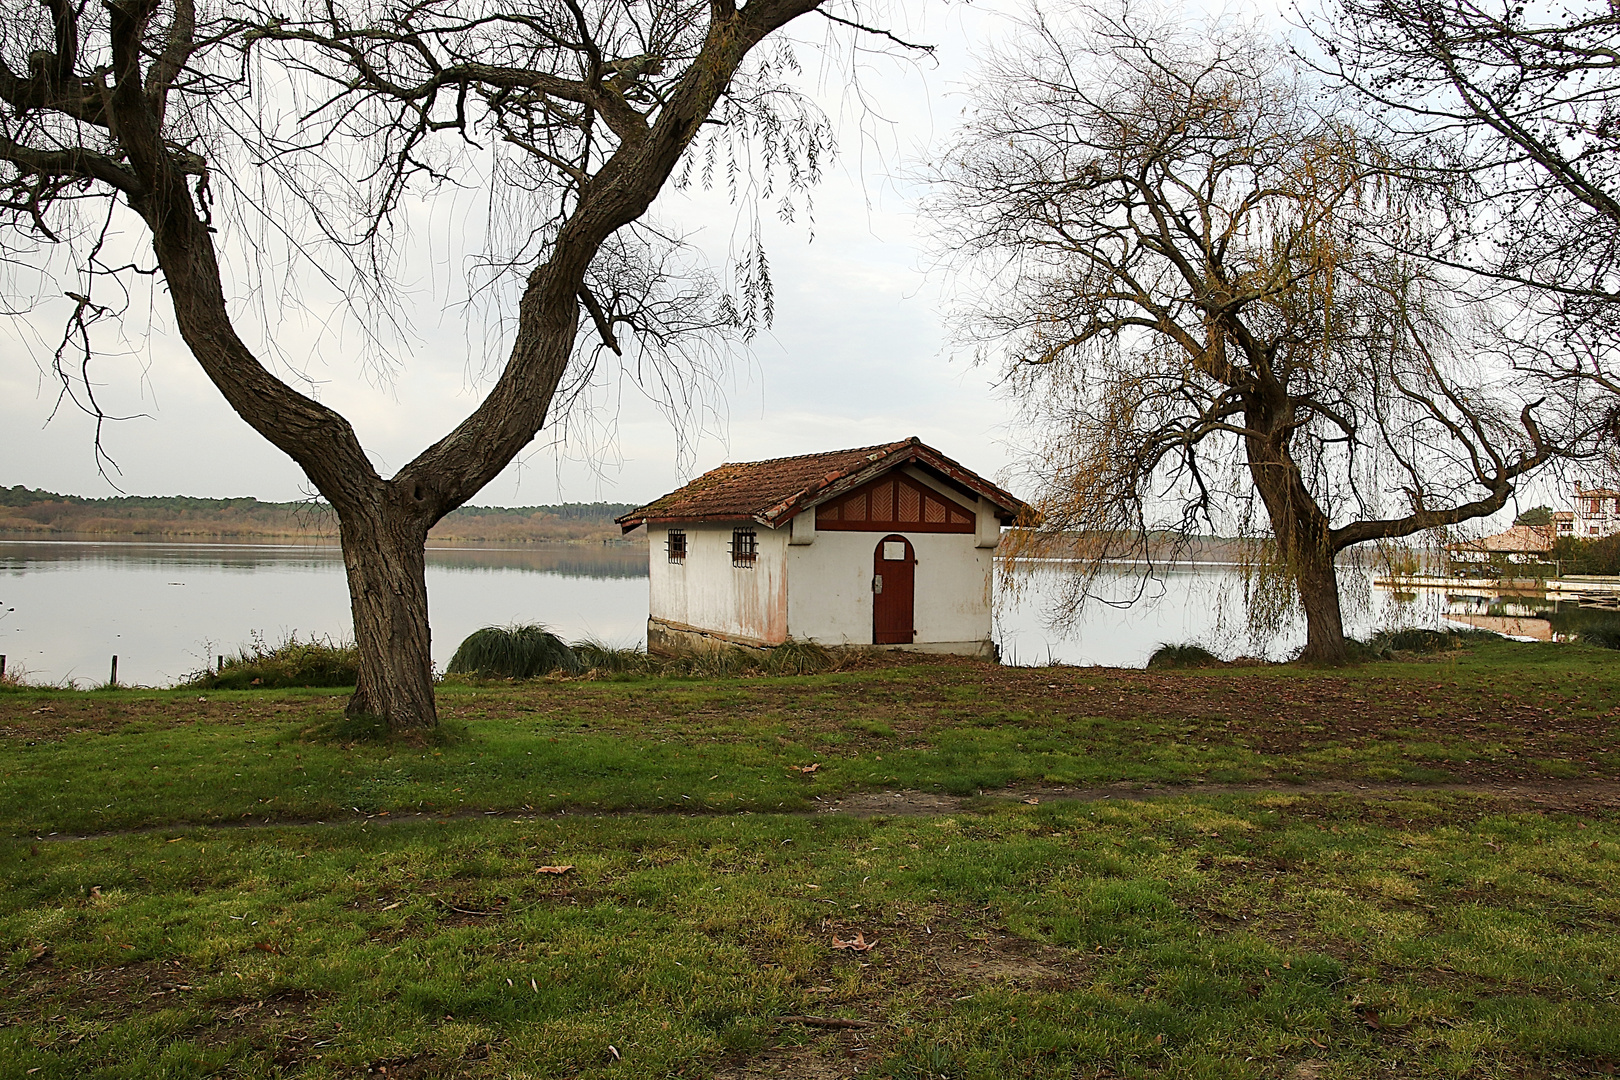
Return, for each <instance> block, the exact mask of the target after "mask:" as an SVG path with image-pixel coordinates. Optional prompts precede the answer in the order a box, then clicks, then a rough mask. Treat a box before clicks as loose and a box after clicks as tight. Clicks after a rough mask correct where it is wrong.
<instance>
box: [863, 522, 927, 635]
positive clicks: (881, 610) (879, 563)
mask: <svg viewBox="0 0 1620 1080" xmlns="http://www.w3.org/2000/svg"><path fill="white" fill-rule="evenodd" d="M916 566H917V556H916V554H915V553H914V552H913V551H912V550H911V541H910V540H907V539H906V538H905V537H903V536H896V535H893V534H890V535H888V536H885V537H884V538H883V539H882V540H879V541H878V545H877V548H876V549H875V550H874V551H873V552H872V643H873V644H874V645H910V644H911V641H912V638H913V637H914V636H915V635H916V626H915V624H914V621H913V618H912V615H913V611H914V605H915V601H916V595H917V589H916V581H917V577H916Z"/></svg>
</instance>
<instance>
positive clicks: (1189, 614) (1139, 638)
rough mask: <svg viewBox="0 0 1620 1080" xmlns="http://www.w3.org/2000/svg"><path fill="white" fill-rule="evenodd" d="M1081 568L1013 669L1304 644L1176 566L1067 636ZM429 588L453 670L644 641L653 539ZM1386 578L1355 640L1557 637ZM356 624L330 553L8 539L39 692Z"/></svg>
mask: <svg viewBox="0 0 1620 1080" xmlns="http://www.w3.org/2000/svg"><path fill="white" fill-rule="evenodd" d="M1067 572H1068V571H1067V569H1066V568H1065V567H1064V566H1062V565H1061V564H1053V565H1049V566H1044V567H1036V568H1034V569H1031V570H1028V571H1026V572H1024V585H1025V587H1023V588H1020V589H1018V590H1016V591H1015V592H1014V593H1012V594H1010V595H1003V596H1000V597H999V599H998V603H997V605H996V616H995V630H994V633H995V636H996V639H997V641H998V642H1000V644H1001V646H1002V655H1003V659H1004V660H1005V661H1006V662H1011V663H1021V664H1030V663H1046V662H1049V661H1058V662H1061V663H1069V664H1106V665H1118V666H1127V667H1128V666H1141V665H1142V664H1143V663H1145V662H1146V660H1147V658H1148V656H1149V655H1150V654H1151V653H1152V651H1153V650H1154V649H1155V648H1157V647H1158V645H1160V644H1161V643H1165V642H1197V643H1199V644H1202V645H1205V646H1206V647H1209V648H1211V649H1212V650H1213V651H1214V652H1216V653H1218V654H1220V655H1222V656H1225V657H1234V656H1239V655H1244V654H1247V655H1252V656H1260V657H1265V658H1267V659H1273V660H1279V659H1286V658H1287V657H1288V656H1289V655H1290V654H1291V653H1293V652H1294V651H1295V650H1297V649H1298V648H1299V647H1300V646H1301V645H1303V644H1304V627H1303V625H1302V624H1300V623H1299V622H1297V621H1295V622H1292V623H1288V624H1286V625H1284V626H1283V627H1281V628H1280V629H1278V630H1277V631H1275V632H1266V633H1257V632H1255V631H1253V630H1252V629H1251V628H1250V626H1249V625H1248V622H1247V619H1246V617H1245V608H1244V594H1243V581H1242V577H1241V575H1240V574H1239V573H1238V572H1237V571H1236V570H1235V569H1233V568H1232V567H1229V566H1222V565H1212V564H1206V565H1201V566H1183V567H1179V568H1175V569H1171V570H1169V571H1167V572H1163V573H1161V575H1160V577H1159V578H1158V579H1157V580H1155V581H1151V582H1149V583H1148V584H1147V588H1146V590H1145V592H1144V593H1143V595H1142V597H1141V599H1140V600H1139V601H1138V602H1136V603H1134V604H1132V605H1131V606H1129V607H1111V606H1108V605H1107V604H1102V603H1095V604H1092V605H1090V606H1088V607H1087V609H1086V610H1085V612H1084V617H1083V618H1082V619H1081V620H1080V621H1079V622H1078V623H1077V624H1076V625H1074V626H1072V627H1069V628H1066V629H1053V628H1052V627H1051V625H1050V621H1049V616H1050V614H1051V603H1052V598H1053V597H1054V596H1055V595H1057V594H1058V593H1059V591H1060V590H1059V585H1060V583H1061V580H1062V575H1064V574H1065V573H1067ZM427 579H428V595H429V600H430V611H431V617H432V633H433V642H434V646H433V656H434V660H435V661H436V662H437V663H438V664H439V665H440V666H441V667H442V666H443V665H444V664H445V663H446V662H448V660H449V657H450V654H451V653H452V652H453V651H454V650H455V647H456V645H457V644H458V643H459V642H460V641H461V640H462V639H463V638H464V637H466V635H468V634H470V633H472V631H474V630H476V629H478V628H479V627H481V626H487V625H490V624H492V623H494V624H500V623H513V622H541V623H545V624H547V625H548V626H550V627H552V628H553V629H554V630H555V631H556V632H557V633H559V634H561V635H562V636H563V637H564V638H567V639H569V640H578V639H580V638H586V637H592V638H597V639H600V640H603V641H606V642H609V643H611V644H615V645H636V644H640V643H642V642H643V641H644V640H645V634H646V620H647V549H646V547H645V544H644V543H642V544H624V545H618V544H614V545H585V544H549V545H539V544H536V545H530V546H522V547H519V546H514V545H500V544H489V545H476V544H465V545H456V546H454V547H451V546H435V547H432V548H430V549H429V550H428V570H427ZM1375 582H1376V578H1375V576H1374V574H1373V573H1372V572H1371V571H1370V570H1363V569H1359V568H1355V567H1343V568H1341V585H1342V591H1343V594H1344V595H1343V603H1344V609H1345V624H1346V629H1347V630H1348V631H1349V632H1350V633H1352V634H1355V635H1357V636H1366V635H1369V634H1371V633H1373V632H1375V631H1377V630H1380V629H1386V628H1398V627H1408V626H1423V627H1439V626H1443V625H1446V623H1447V622H1448V621H1450V622H1452V623H1466V624H1469V625H1476V626H1487V627H1488V628H1489V629H1493V630H1498V631H1499V632H1505V633H1514V634H1518V635H1519V636H1540V635H1539V634H1538V633H1537V632H1535V631H1534V630H1533V629H1527V627H1530V626H1531V624H1532V622H1539V623H1541V624H1542V625H1545V620H1540V619H1535V616H1536V614H1537V613H1538V612H1537V609H1536V605H1537V604H1538V603H1540V604H1545V601H1544V600H1540V601H1538V600H1537V599H1536V598H1535V597H1524V596H1513V595H1511V594H1500V593H1499V592H1497V591H1494V590H1469V589H1466V588H1452V587H1449V583H1447V582H1444V581H1440V582H1438V584H1439V585H1440V587H1439V588H1422V589H1412V588H1402V587H1399V586H1397V587H1394V588H1382V587H1379V586H1377V585H1376V584H1375ZM1105 585H1106V586H1111V588H1112V590H1113V594H1114V596H1115V597H1116V598H1119V599H1124V598H1126V597H1128V596H1131V595H1134V593H1135V591H1136V584H1135V577H1134V575H1133V574H1131V573H1130V572H1129V571H1128V570H1126V569H1122V570H1121V571H1120V572H1119V573H1118V574H1116V575H1115V576H1114V578H1112V579H1111V580H1110V581H1108V582H1105ZM6 608H14V609H15V610H14V611H12V612H11V613H9V614H5V613H4V612H5V609H6ZM1498 619H1500V620H1514V619H1518V620H1522V621H1521V622H1512V621H1504V622H1502V624H1501V625H1500V626H1499V625H1496V623H1495V622H1494V621H1492V620H1498ZM350 625H351V623H350V618H349V603H348V592H347V588H346V586H345V582H344V576H343V561H342V556H341V553H340V552H339V550H338V548H337V547H336V545H333V544H260V543H232V542H215V543H200V544H194V543H173V542H148V541H142V540H131V541H107V540H104V539H84V540H54V539H53V540H0V653H5V654H7V655H8V661H9V663H10V665H11V666H12V667H13V669H15V668H17V667H18V666H22V667H24V668H26V669H27V670H28V671H30V672H31V673H32V675H33V677H34V678H37V679H40V680H41V681H49V682H59V681H64V680H77V681H79V682H81V683H95V682H101V681H102V680H104V679H105V678H106V672H107V669H108V666H109V661H110V658H111V657H112V655H113V654H114V653H116V654H118V656H119V672H120V676H121V677H122V678H123V679H124V680H126V681H128V682H132V683H142V684H148V685H162V684H166V683H170V682H173V681H175V680H177V679H179V678H181V677H182V676H184V675H185V674H186V673H187V672H190V671H195V670H198V669H200V668H202V667H203V666H205V665H206V664H207V663H208V661H209V658H211V657H212V656H214V655H216V654H217V653H220V652H232V651H234V650H235V649H236V648H238V647H239V646H240V645H242V644H243V643H245V642H247V641H248V640H249V639H250V637H251V635H253V634H254V633H255V632H258V633H260V634H262V635H263V636H264V637H265V638H267V639H269V640H271V641H276V640H280V639H281V638H283V637H285V636H287V635H288V634H291V633H295V632H296V633H298V634H300V635H302V636H306V637H307V636H310V635H320V636H328V637H332V638H336V639H342V638H346V637H347V636H348V635H349V633H350V630H349V627H350Z"/></svg>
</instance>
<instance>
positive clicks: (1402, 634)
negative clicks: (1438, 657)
mask: <svg viewBox="0 0 1620 1080" xmlns="http://www.w3.org/2000/svg"><path fill="white" fill-rule="evenodd" d="M1499 637H1500V635H1498V634H1494V633H1492V632H1491V631H1489V630H1480V629H1478V628H1475V627H1448V628H1446V629H1444V630H1428V629H1424V628H1422V627H1417V626H1407V627H1402V628H1400V629H1397V630H1380V631H1378V632H1377V633H1376V634H1374V635H1373V636H1372V637H1370V638H1368V639H1367V640H1366V641H1364V642H1363V641H1358V642H1355V646H1359V648H1356V647H1355V646H1353V647H1352V650H1351V651H1352V655H1353V656H1354V658H1355V659H1363V658H1365V659H1370V660H1395V659H1399V657H1400V655H1401V654H1405V655H1415V656H1429V655H1432V654H1434V653H1443V652H1452V651H1454V650H1457V649H1466V648H1467V647H1468V646H1469V645H1473V644H1477V643H1478V642H1481V641H1495V640H1497V639H1498V638H1499ZM1363 651H1364V653H1363ZM1357 653H1363V655H1355V654H1357Z"/></svg>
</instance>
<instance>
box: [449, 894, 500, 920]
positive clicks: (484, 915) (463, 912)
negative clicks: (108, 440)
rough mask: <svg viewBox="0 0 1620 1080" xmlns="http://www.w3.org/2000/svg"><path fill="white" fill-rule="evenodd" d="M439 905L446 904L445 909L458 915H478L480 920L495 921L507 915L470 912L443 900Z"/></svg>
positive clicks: (496, 912)
mask: <svg viewBox="0 0 1620 1080" xmlns="http://www.w3.org/2000/svg"><path fill="white" fill-rule="evenodd" d="M434 899H435V900H438V897H434ZM439 903H441V904H444V906H445V907H447V908H449V909H450V910H451V911H453V912H455V913H456V914H457V915H476V916H478V917H479V918H480V919H494V918H497V917H499V916H501V915H505V914H506V912H504V911H469V910H468V909H467V908H459V907H456V905H454V904H447V903H445V902H444V901H443V900H439Z"/></svg>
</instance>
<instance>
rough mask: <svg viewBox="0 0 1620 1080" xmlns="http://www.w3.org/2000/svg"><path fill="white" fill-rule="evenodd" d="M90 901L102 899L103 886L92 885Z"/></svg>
mask: <svg viewBox="0 0 1620 1080" xmlns="http://www.w3.org/2000/svg"><path fill="white" fill-rule="evenodd" d="M90 899H92V900H100V899H101V886H100V885H92V886H90Z"/></svg>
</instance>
